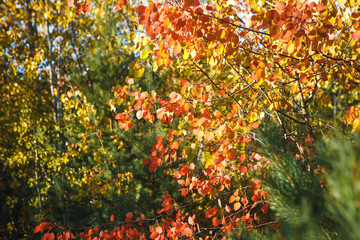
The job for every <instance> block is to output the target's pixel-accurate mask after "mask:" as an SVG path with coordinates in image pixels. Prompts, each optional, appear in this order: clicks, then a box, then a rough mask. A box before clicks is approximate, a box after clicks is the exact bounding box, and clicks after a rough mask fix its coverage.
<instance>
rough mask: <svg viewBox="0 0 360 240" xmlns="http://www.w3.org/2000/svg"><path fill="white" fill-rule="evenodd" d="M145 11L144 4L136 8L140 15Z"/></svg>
mask: <svg viewBox="0 0 360 240" xmlns="http://www.w3.org/2000/svg"><path fill="white" fill-rule="evenodd" d="M145 11H146V7H145V6H143V5H140V6H138V7H137V9H136V12H137V13H138V14H139V15H142V14H144V12H145Z"/></svg>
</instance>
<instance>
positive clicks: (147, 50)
mask: <svg viewBox="0 0 360 240" xmlns="http://www.w3.org/2000/svg"><path fill="white" fill-rule="evenodd" d="M149 52H150V51H149V49H148V48H145V49H144V50H143V51H142V52H141V54H140V59H146V58H147V57H148V56H149Z"/></svg>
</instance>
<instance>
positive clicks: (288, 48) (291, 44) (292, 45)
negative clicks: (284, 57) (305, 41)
mask: <svg viewBox="0 0 360 240" xmlns="http://www.w3.org/2000/svg"><path fill="white" fill-rule="evenodd" d="M294 50H295V44H294V43H293V42H291V43H289V44H288V47H287V52H288V54H292V53H293V52H294Z"/></svg>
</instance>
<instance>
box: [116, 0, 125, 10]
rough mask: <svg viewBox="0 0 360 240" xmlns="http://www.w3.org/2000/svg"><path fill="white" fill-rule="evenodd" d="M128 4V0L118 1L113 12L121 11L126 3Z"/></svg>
mask: <svg viewBox="0 0 360 240" xmlns="http://www.w3.org/2000/svg"><path fill="white" fill-rule="evenodd" d="M126 4H127V1H126V0H120V3H118V4H117V5H116V6H115V7H114V9H113V12H116V11H119V10H120V9H122V8H123V7H124V6H125V5H126Z"/></svg>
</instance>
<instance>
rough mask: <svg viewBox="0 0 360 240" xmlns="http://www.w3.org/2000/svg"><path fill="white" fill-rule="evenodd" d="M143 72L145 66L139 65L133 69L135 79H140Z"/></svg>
mask: <svg viewBox="0 0 360 240" xmlns="http://www.w3.org/2000/svg"><path fill="white" fill-rule="evenodd" d="M144 72H145V68H143V67H141V68H140V69H136V70H135V71H134V76H135V77H136V78H137V79H140V78H141V77H142V76H143V74H144Z"/></svg>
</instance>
